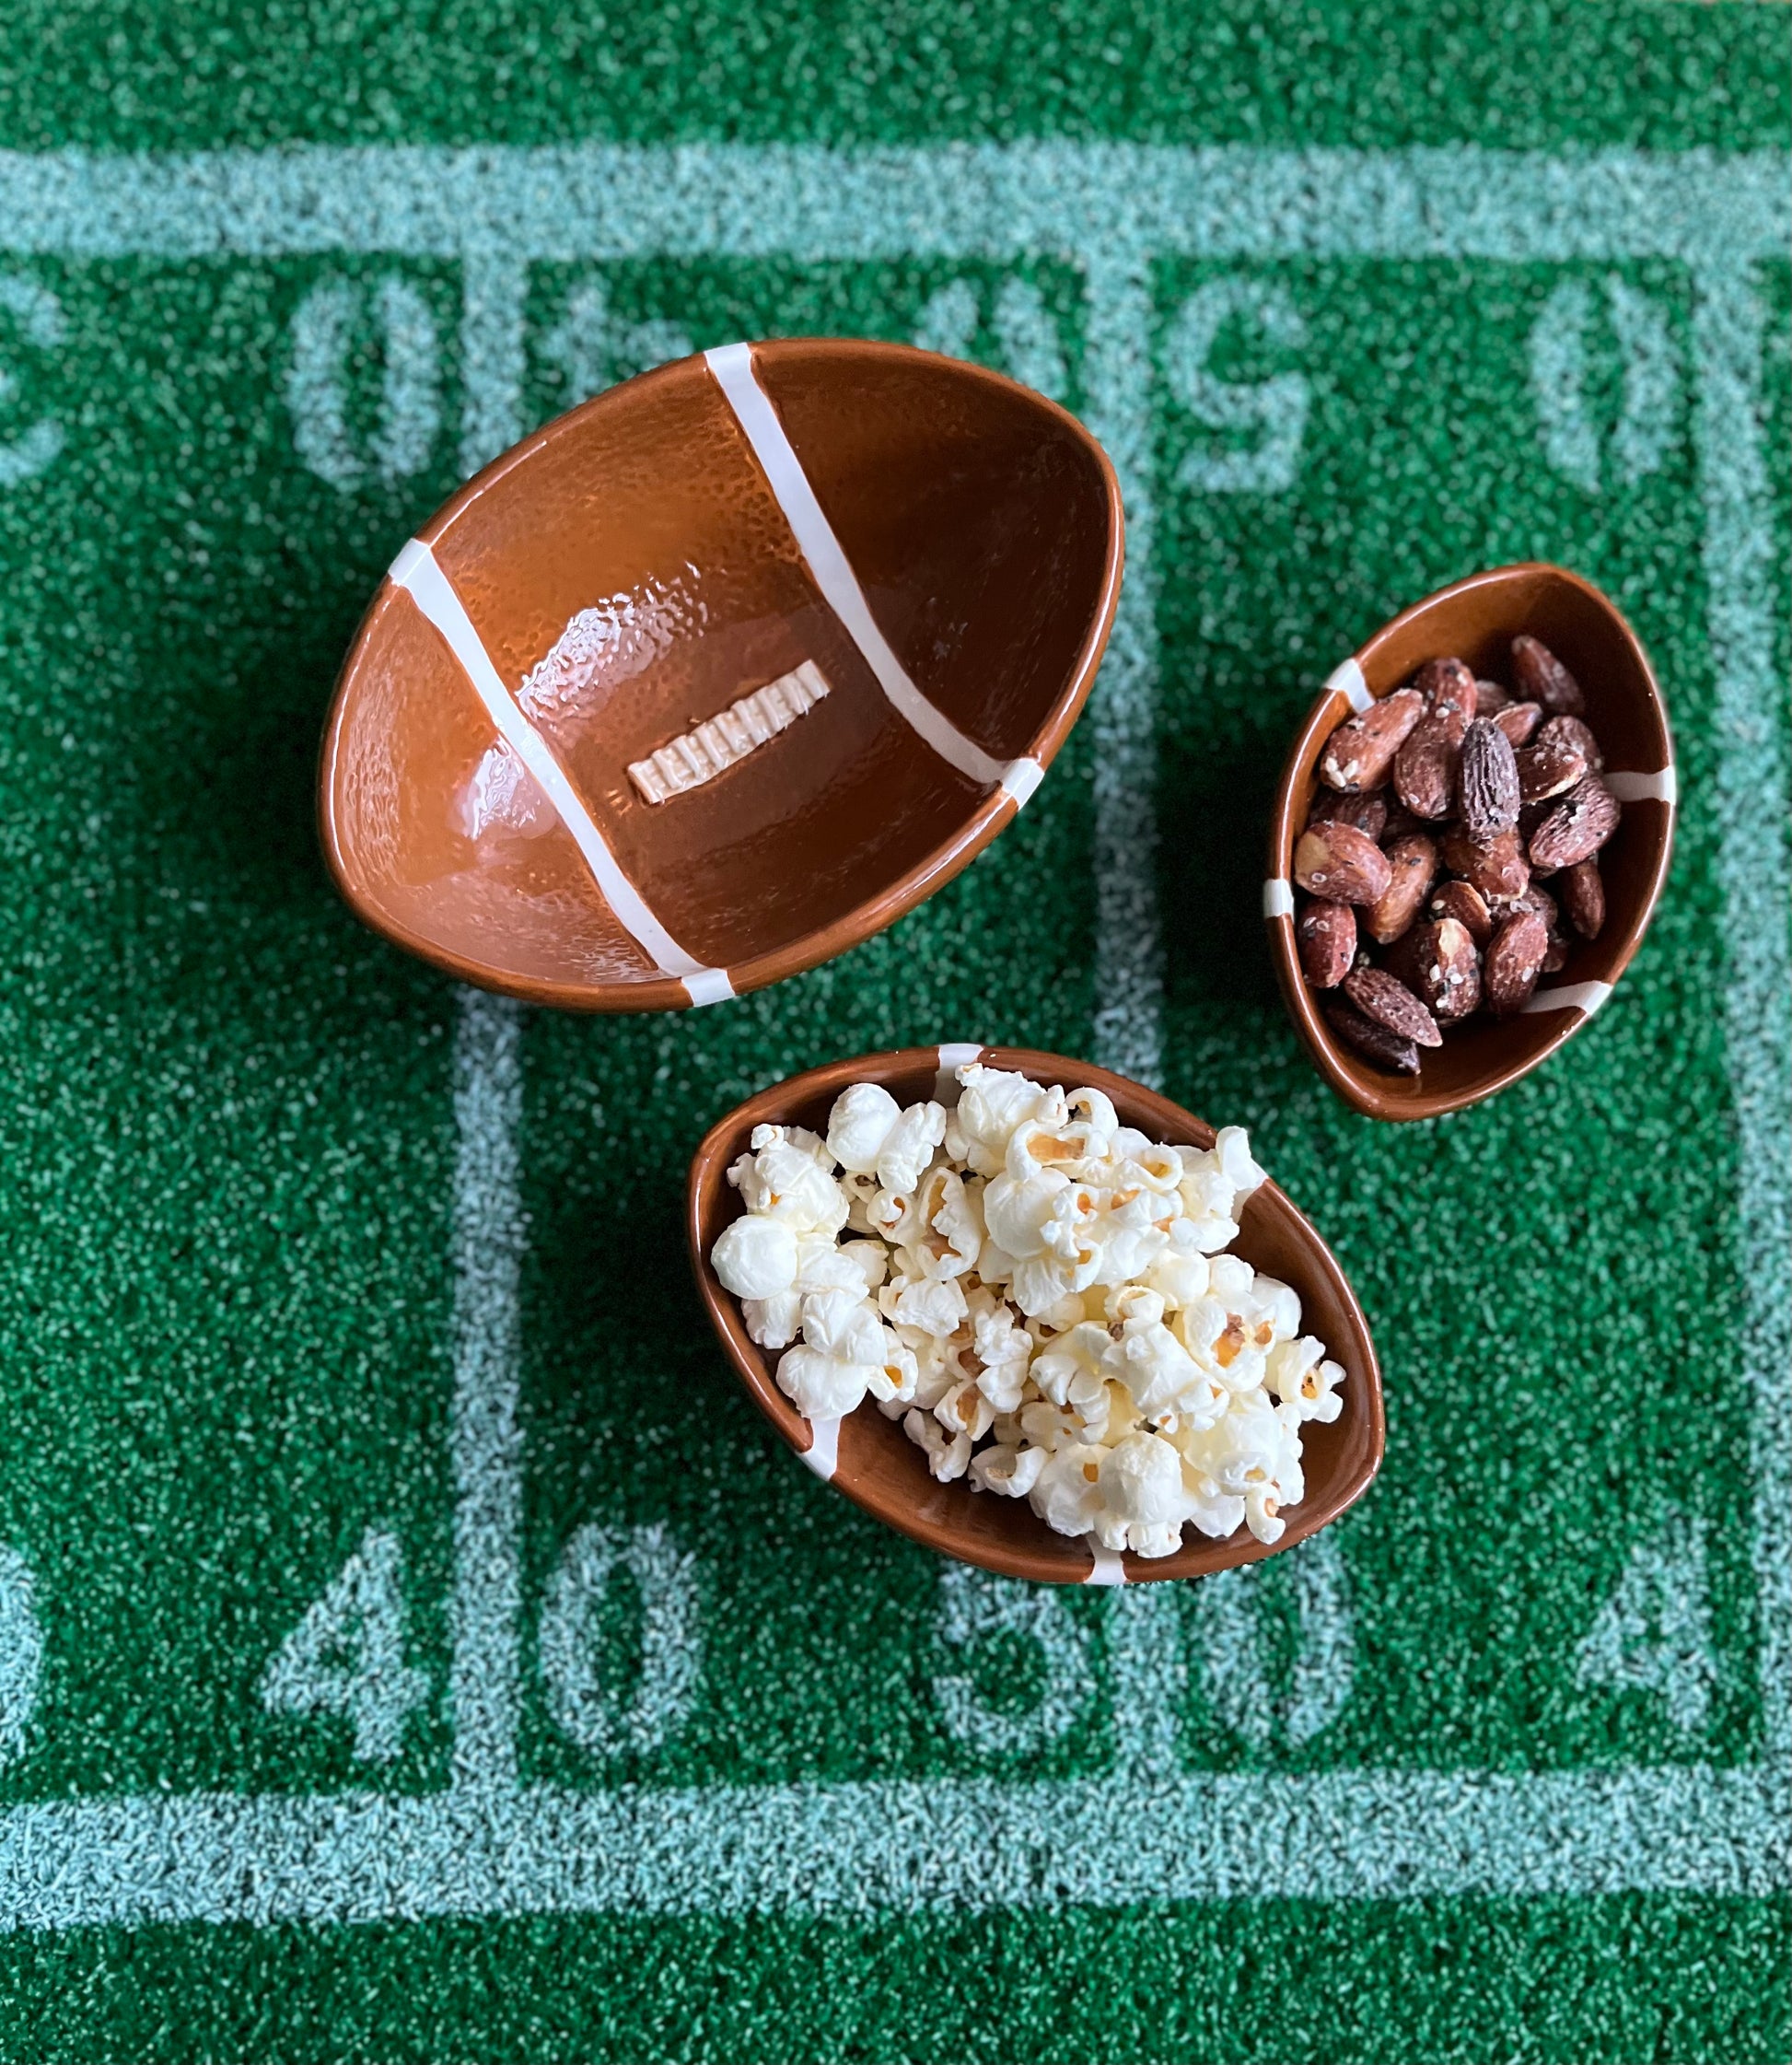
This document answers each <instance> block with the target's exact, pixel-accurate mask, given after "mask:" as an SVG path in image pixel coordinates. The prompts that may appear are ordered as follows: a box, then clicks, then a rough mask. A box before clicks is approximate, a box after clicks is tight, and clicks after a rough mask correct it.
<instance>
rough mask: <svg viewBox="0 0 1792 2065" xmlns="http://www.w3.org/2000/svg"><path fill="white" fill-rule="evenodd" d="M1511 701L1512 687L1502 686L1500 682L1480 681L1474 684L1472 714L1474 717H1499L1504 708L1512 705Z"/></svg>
mask: <svg viewBox="0 0 1792 2065" xmlns="http://www.w3.org/2000/svg"><path fill="white" fill-rule="evenodd" d="M1511 702H1512V692H1511V690H1510V689H1507V688H1502V687H1501V686H1500V684H1499V682H1482V681H1478V682H1475V684H1474V708H1473V710H1472V712H1471V713H1470V714H1471V715H1472V716H1473V717H1497V716H1498V715H1499V713H1500V712H1501V711H1502V710H1504V709H1507V708H1509V707H1510V706H1511Z"/></svg>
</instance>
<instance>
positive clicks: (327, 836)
mask: <svg viewBox="0 0 1792 2065" xmlns="http://www.w3.org/2000/svg"><path fill="white" fill-rule="evenodd" d="M750 348H751V351H752V352H753V354H754V355H755V356H756V357H757V356H760V355H762V354H766V355H771V356H772V358H773V360H774V362H775V360H776V358H778V357H783V356H791V355H794V354H797V353H800V352H814V351H818V350H819V351H822V352H825V353H826V354H827V355H828V356H831V357H833V358H838V359H841V360H844V361H846V362H847V363H849V364H850V363H852V362H854V361H859V362H864V361H867V360H869V361H877V360H890V359H898V360H913V359H917V358H921V359H933V360H937V362H938V363H939V364H941V365H942V366H947V367H950V368H951V369H952V371H953V372H954V373H955V374H958V375H960V376H962V377H963V378H964V379H967V380H968V381H970V382H971V383H972V385H981V386H984V387H993V388H996V389H1000V390H1002V391H1006V392H1012V393H1018V394H1021V395H1024V396H1025V397H1026V398H1027V400H1028V401H1029V402H1031V403H1032V404H1033V405H1035V406H1036V407H1038V408H1039V409H1041V410H1042V411H1043V412H1044V413H1045V414H1046V415H1047V416H1048V417H1049V418H1053V419H1055V421H1056V422H1057V424H1058V425H1059V426H1060V427H1062V428H1065V429H1067V430H1068V431H1069V432H1070V433H1071V435H1072V437H1074V439H1075V440H1076V443H1077V444H1079V445H1080V446H1081V447H1082V448H1083V449H1085V450H1086V451H1087V452H1088V453H1089V454H1090V455H1091V456H1092V457H1093V458H1094V461H1095V463H1096V472H1097V477H1098V478H1099V480H1100V484H1101V487H1102V492H1103V496H1104V498H1105V505H1106V511H1107V521H1108V538H1107V551H1106V554H1105V562H1104V565H1103V568H1102V580H1101V591H1100V600H1099V601H1098V603H1097V606H1096V609H1095V611H1094V613H1093V614H1092V616H1091V618H1090V620H1089V624H1088V629H1087V631H1086V632H1085V634H1084V637H1083V640H1082V644H1081V646H1080V647H1078V650H1077V653H1076V661H1075V664H1074V666H1073V667H1072V668H1071V670H1070V672H1069V673H1068V675H1067V676H1066V678H1065V684H1064V686H1063V687H1062V688H1061V689H1060V690H1059V692H1058V694H1057V695H1056V697H1055V698H1054V699H1053V702H1052V704H1051V705H1050V706H1049V707H1048V709H1047V711H1046V713H1045V715H1044V717H1043V718H1042V720H1041V724H1040V726H1039V728H1038V729H1037V730H1035V731H1034V732H1033V734H1032V735H1031V737H1030V740H1029V741H1028V744H1027V746H1026V747H1025V749H1024V754H1025V757H1027V758H1030V759H1032V760H1034V761H1036V762H1037V763H1038V764H1039V767H1040V771H1041V776H1042V775H1043V774H1044V772H1045V770H1046V769H1047V768H1049V767H1050V766H1051V764H1052V763H1053V760H1054V759H1055V758H1056V757H1057V754H1058V751H1059V748H1060V747H1061V746H1062V745H1063V744H1064V741H1065V739H1066V738H1067V737H1068V736H1069V733H1070V729H1071V727H1072V726H1073V725H1074V724H1075V723H1076V719H1077V717H1079V716H1080V715H1081V713H1082V708H1083V706H1084V704H1085V703H1086V702H1087V701H1088V694H1089V690H1090V688H1091V687H1092V685H1093V683H1094V681H1095V675H1096V671H1097V670H1098V669H1099V667H1100V662H1101V656H1102V654H1103V653H1104V652H1105V651H1106V649H1107V644H1108V639H1109V636H1110V635H1111V632H1112V629H1113V621H1114V614H1115V612H1116V610H1117V609H1118V607H1119V603H1120V588H1121V580H1122V576H1123V569H1124V566H1125V556H1126V521H1125V510H1124V506H1123V497H1122V494H1121V488H1120V481H1119V476H1118V475H1117V474H1116V473H1115V472H1114V467H1113V461H1111V459H1110V458H1109V457H1108V454H1107V453H1106V451H1105V450H1104V449H1102V447H1101V444H1100V440H1099V439H1098V438H1097V437H1095V435H1094V433H1093V432H1092V431H1090V430H1089V429H1088V426H1087V425H1085V424H1083V423H1082V422H1080V421H1079V420H1078V419H1077V418H1076V416H1074V415H1073V414H1071V413H1070V411H1069V410H1068V409H1066V408H1065V407H1064V406H1063V404H1062V403H1061V402H1054V401H1053V399H1052V398H1051V396H1050V395H1046V394H1041V393H1040V392H1039V391H1038V390H1037V389H1036V388H1030V387H1028V386H1027V385H1026V384H1025V383H1024V382H1023V381H1020V380H1017V379H1010V378H1009V377H1008V376H1007V374H1005V373H998V372H996V371H995V370H994V369H993V368H991V367H987V366H978V365H975V364H973V363H972V361H970V360H968V359H957V358H953V357H951V356H948V355H947V354H945V353H941V352H930V351H924V350H922V349H921V347H920V346H919V345H917V344H897V343H894V342H891V341H888V340H885V339H881V338H867V337H775V338H762V339H755V340H753V341H752V342H751V345H750ZM704 360H705V354H704V353H703V352H693V353H692V354H691V355H690V356H687V357H684V358H679V359H672V360H670V361H669V362H668V363H667V364H665V365H663V366H656V367H650V368H649V369H648V370H647V371H646V372H644V373H637V374H635V375H634V377H633V378H632V379H626V380H620V381H618V382H617V383H616V384H615V386H613V387H610V388H606V389H605V390H604V391H603V392H602V393H600V394H594V395H592V396H591V397H590V398H589V399H588V400H587V401H584V402H579V403H578V404H577V405H576V406H575V407H574V408H571V409H568V410H566V411H564V413H563V414H560V415H557V416H555V417H553V419H552V420H551V421H550V422H548V423H545V424H543V425H542V426H541V428H540V429H539V430H536V431H533V432H531V433H530V435H529V437H525V438H523V439H522V440H521V441H520V442H518V444H515V445H513V446H511V447H510V449H508V450H506V451H504V452H500V453H499V455H498V456H497V457H496V458H495V459H494V460H492V461H490V462H489V464H487V465H485V466H483V467H482V468H481V470H480V471H479V472H477V473H475V474H474V475H473V476H472V478H471V480H470V481H468V482H467V483H466V484H464V485H463V486H462V487H461V488H460V489H459V490H458V491H457V492H456V493H455V494H454V495H453V496H450V497H449V498H448V501H447V502H445V503H444V504H443V505H442V506H441V507H440V508H438V509H437V510H436V512H435V513H434V515H432V516H431V517H430V519H429V520H428V521H427V522H426V523H425V524H424V525H423V526H422V528H421V529H420V530H418V531H415V532H414V533H413V537H414V540H415V542H419V543H422V544H426V545H434V544H435V542H436V540H437V539H438V538H440V537H441V536H442V534H443V533H444V532H445V531H447V530H448V528H449V527H450V526H451V525H452V524H453V523H455V522H456V521H458V520H459V519H460V517H461V516H462V515H463V514H464V513H465V511H466V510H467V509H469V508H470V507H471V506H472V504H473V503H474V502H476V501H477V500H478V499H479V497H480V496H482V495H483V494H484V493H485V492H486V491H487V490H488V489H490V488H492V487H494V486H495V485H496V484H497V483H498V482H499V481H501V480H502V479H503V478H504V477H505V476H506V474H507V473H509V472H512V471H513V470H514V469H516V468H517V467H519V466H521V465H524V464H526V463H527V462H528V461H529V460H530V459H532V458H533V457H534V455H535V454H536V453H537V452H538V451H540V450H541V449H543V447H544V446H545V445H546V444H547V443H548V442H549V441H550V440H552V439H553V438H556V437H564V436H568V435H573V434H576V429H577V427H578V426H581V425H582V424H583V423H584V422H585V420H586V419H587V418H588V417H589V416H591V415H592V414H595V413H597V412H599V411H602V410H607V409H611V408H614V407H615V406H616V404H617V402H618V398H619V397H621V396H623V394H625V393H626V394H630V395H631V396H632V397H633V398H634V399H635V400H638V399H639V398H640V396H641V394H642V392H643V391H644V390H646V389H648V388H651V387H654V386H656V385H662V384H666V383H668V382H670V381H673V380H684V379H691V378H692V368H693V367H694V368H703V367H704ZM754 463H755V464H757V461H756V460H755V461H754ZM397 596H398V589H397V587H396V585H395V583H394V582H393V580H392V577H391V573H390V569H388V571H387V572H386V573H384V574H383V575H382V576H381V577H380V580H379V585H378V588H377V589H375V591H374V594H373V598H372V600H371V601H369V602H368V604H367V609H366V610H365V611H364V612H363V613H362V616H361V619H360V622H359V623H358V624H356V626H355V636H354V637H353V638H352V639H351V640H350V642H349V647H348V650H347V653H346V655H345V656H344V658H343V664H342V667H341V669H340V671H338V674H337V677H336V685H335V689H334V691H333V693H332V697H331V703H330V711H329V715H328V717H326V718H325V720H324V729H323V737H322V741H321V744H320V751H319V760H318V777H317V785H318V786H317V799H318V802H317V824H318V838H319V843H320V845H321V846H322V848H323V857H324V862H325V865H326V867H327V868H328V869H329V872H330V877H331V880H332V881H333V882H334V883H335V885H336V889H337V892H338V893H339V894H340V895H341V896H342V898H343V901H344V902H345V903H346V904H348V906H349V908H350V909H351V910H352V911H353V912H354V913H355V916H356V917H358V918H359V919H360V920H361V922H362V923H363V924H364V925H367V927H370V929H372V930H373V931H375V932H377V933H378V934H379V935H380V936H381V937H382V938H384V939H389V940H390V941H391V943H392V944H393V945H394V946H397V947H401V948H402V949H403V950H404V951H406V952H407V953H412V954H415V955H416V956H417V957H418V958H419V959H421V960H424V961H426V962H430V963H431V964H432V965H433V966H435V967H437V968H440V969H442V970H444V971H445V972H446V973H447V974H450V975H453V976H455V977H456V978H457V979H458V980H460V981H461V982H465V983H471V984H472V985H473V986H475V987H477V988H481V989H489V990H495V991H496V992H497V993H498V994H500V995H503V996H508V997H518V998H521V999H522V1000H523V1001H524V1002H526V1003H530V1004H545V1005H550V1006H553V1007H554V1008H556V1009H562V1010H573V1011H589V1012H611V1011H613V1012H644V1011H662V1010H688V1009H693V1008H696V1007H695V1005H694V1000H693V999H692V996H691V993H690V991H689V990H688V989H687V988H686V986H685V985H684V983H683V981H682V980H681V978H680V977H678V976H676V975H657V976H654V977H652V978H651V979H649V980H648V981H646V982H639V983H597V984H590V983H576V982H568V981H564V980H561V979H558V978H554V979H548V978H543V977H537V976H526V975H518V976H508V975H502V976H501V975H498V974H495V972H494V971H493V970H492V969H491V968H490V967H489V966H488V965H487V964H486V963H484V962H477V961H473V960H471V959H470V958H469V957H468V956H466V955H464V954H461V953H458V952H456V951H454V950H453V949H452V948H449V947H445V946H443V945H441V944H440V943H439V942H437V941H436V940H433V939H427V938H425V937H424V936H423V935H422V934H420V933H418V932H416V931H415V930H414V929H413V928H412V927H410V926H408V925H406V924H405V923H404V922H403V920H402V919H401V918H399V917H397V916H394V915H393V914H392V913H390V912H389V911H387V910H385V909H384V908H383V907H380V906H377V905H375V904H372V903H371V902H370V901H369V900H368V899H367V897H366V896H365V895H364V894H363V892H362V891H361V889H360V887H359V886H358V885H357V884H356V883H355V882H353V881H350V880H349V877H348V872H347V869H346V867H345V864H344V861H343V846H342V842H341V841H340V839H339V837H338V835H337V825H336V821H335V808H334V804H335V791H336V763H337V755H338V752H339V750H340V746H341V742H342V733H343V719H344V716H345V713H346V709H347V706H348V699H349V691H350V682H351V678H352V676H353V675H354V673H355V667H356V663H357V661H358V659H359V658H360V655H361V653H362V650H363V648H364V647H365V646H366V644H367V639H368V636H369V635H370V634H371V632H372V630H373V628H374V625H375V624H376V623H377V622H378V620H379V619H380V618H381V617H382V616H383V615H384V613H385V612H386V611H387V610H389V609H390V608H391V607H393V606H394V604H395V602H396V600H397ZM1021 807H1022V804H1021V801H1020V800H1018V799H1016V798H1015V797H1014V795H1013V794H1012V793H1011V792H1010V791H1009V790H1007V789H1006V788H1003V787H996V788H994V789H992V790H991V791H990V793H989V794H988V795H987V796H985V797H984V798H983V800H982V801H981V802H980V803H978V804H977V805H976V806H975V808H974V809H973V810H972V811H971V812H970V813H969V815H968V816H967V817H966V818H965V819H964V820H963V822H961V823H960V825H959V826H958V828H957V829H956V830H955V831H954V832H952V833H951V834H949V835H948V837H947V838H945V839H943V840H942V841H941V842H940V843H939V845H937V846H935V847H934V848H933V849H932V851H931V852H929V853H927V854H925V855H924V856H923V857H921V858H920V859H919V860H917V861H916V862H914V863H913V866H911V867H910V868H909V869H906V870H905V871H904V872H903V873H902V875H901V876H899V877H898V878H897V879H896V880H895V881H892V882H890V884H888V885H887V886H886V887H885V888H884V889H882V890H880V891H879V892H877V893H876V894H874V895H872V896H868V897H867V898H865V899H864V901H863V902H861V903H859V904H855V906H854V907H853V908H852V909H851V910H850V911H847V912H844V913H843V914H842V915H841V916H839V917H837V918H835V919H834V920H833V922H832V924H830V925H827V926H823V927H820V929H819V930H816V931H812V932H808V933H805V934H804V935H803V936H802V937H801V938H800V939H794V940H791V941H788V942H786V943H785V945H783V946H781V947H778V948H776V949H774V950H773V951H770V952H767V953H762V954H758V955H754V956H752V957H751V958H749V959H747V960H745V961H740V962H730V963H729V964H728V966H727V971H726V973H727V979H728V986H729V990H730V993H731V994H732V995H734V996H736V997H744V996H746V995H747V994H748V993H749V992H750V991H751V990H756V989H764V988H767V987H768V986H770V985H772V984H773V983H777V982H782V981H784V980H785V977H786V976H789V975H796V974H802V973H803V971H804V970H805V969H809V968H814V967H819V966H820V965H821V963H822V962H828V961H832V960H833V959H835V958H836V957H837V956H838V955H840V954H842V953H844V952H845V951H846V950H847V949H848V948H849V947H854V946H856V945H857V944H858V943H859V942H860V941H861V940H863V939H870V938H872V937H873V936H874V935H875V934H877V933H879V932H881V931H883V930H884V929H885V928H886V927H888V926H890V925H893V924H894V923H895V921H896V920H897V919H898V918H900V917H903V916H907V914H908V913H909V912H910V911H912V910H913V909H914V908H915V906H916V905H917V904H922V903H925V901H926V899H927V898H928V897H929V896H931V895H933V894H934V893H935V892H937V891H938V890H940V889H942V888H944V887H945V885H946V884H947V883H948V881H951V880H952V878H953V877H954V876H955V875H957V874H958V873H959V872H960V870H961V869H964V868H965V867H967V866H968V865H969V864H970V862H971V861H972V860H973V859H974V858H975V857H977V855H978V854H980V853H981V852H982V851H983V848H984V847H985V846H988V845H989V844H990V842H991V841H992V840H993V839H994V838H995V834H997V833H998V832H999V831H1001V829H1002V828H1003V826H1004V825H1005V824H1006V823H1007V822H1008V820H1009V819H1011V818H1013V817H1016V816H1018V814H1019V812H1020V810H1021Z"/></svg>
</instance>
